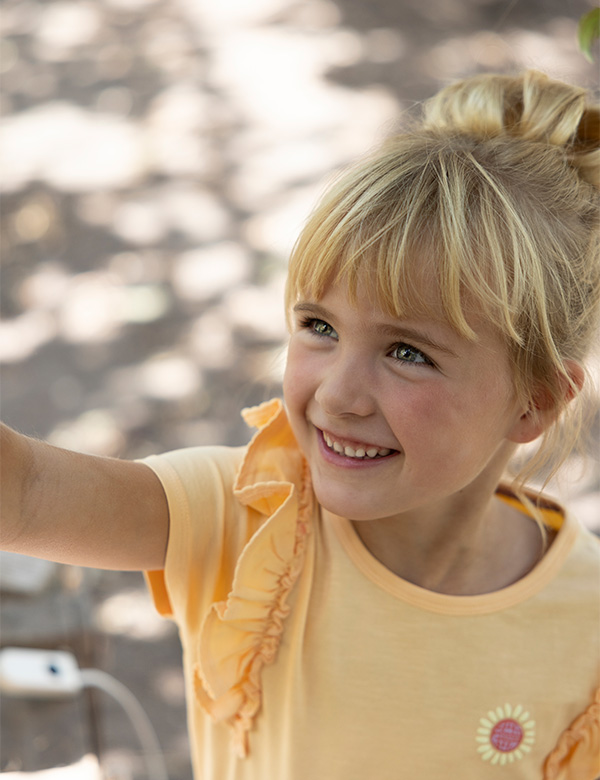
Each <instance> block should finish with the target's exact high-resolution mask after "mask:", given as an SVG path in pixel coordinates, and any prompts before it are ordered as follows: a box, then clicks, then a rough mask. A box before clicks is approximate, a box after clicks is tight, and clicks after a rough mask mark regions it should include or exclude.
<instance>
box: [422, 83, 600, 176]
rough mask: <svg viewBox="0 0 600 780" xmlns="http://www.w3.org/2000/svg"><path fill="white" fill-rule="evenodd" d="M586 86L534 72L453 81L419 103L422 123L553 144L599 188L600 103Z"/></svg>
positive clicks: (436, 128) (446, 129)
mask: <svg viewBox="0 0 600 780" xmlns="http://www.w3.org/2000/svg"><path fill="white" fill-rule="evenodd" d="M587 97H588V92H587V90H585V89H583V88H581V87H575V86H572V85H570V84H565V83H564V82H562V81H556V80H554V79H550V78H548V76H546V75H544V74H543V73H539V72H538V71H534V70H530V71H527V72H525V73H523V74H521V75H519V76H515V77H512V76H504V75H496V74H491V75H480V76H473V77H472V78H468V79H465V80H463V81H459V82H457V83H456V84H452V85H450V86H448V87H446V88H445V89H442V90H441V91H440V92H439V93H438V94H437V95H435V96H434V97H433V98H431V100H429V101H428V102H427V103H426V104H425V115H424V120H423V125H424V128H426V129H428V130H431V131H434V132H446V133H447V132H458V133H465V134H468V135H471V136H478V137H480V138H485V139H487V138H493V137H497V136H501V135H508V136H512V137H513V138H523V139H526V140H530V141H538V142H543V143H546V144H549V145H551V146H557V147H560V148H562V149H563V150H564V152H565V154H566V155H567V158H568V160H569V162H570V164H571V165H572V166H573V167H574V168H575V169H576V170H577V171H578V173H579V175H580V177H581V178H582V179H583V180H584V181H587V182H589V183H590V184H593V185H594V186H595V187H597V188H599V189H600V108H599V107H598V106H588V105H587Z"/></svg>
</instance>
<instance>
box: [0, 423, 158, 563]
mask: <svg viewBox="0 0 600 780" xmlns="http://www.w3.org/2000/svg"><path fill="white" fill-rule="evenodd" d="M0 464H1V485H2V493H1V501H2V503H1V514H0V547H2V549H5V550H10V551H13V552H20V553H24V554H25V555H33V556H36V557H39V558H48V559H50V560H54V561H59V562H61V563H74V564H79V565H81V566H95V567H97V568H105V569H133V570H136V569H137V570H142V569H160V568H162V567H163V565H164V558H165V552H166V545H167V538H168V532H169V511H168V507H167V502H166V498H165V495H164V491H163V489H162V486H161V484H160V482H159V480H158V478H157V477H156V475H155V474H154V473H153V472H152V471H151V469H149V468H148V467H147V466H145V465H143V464H142V463H133V462H131V461H121V460H116V459H112V458H100V457H95V456H92V455H82V454H80V453H76V452H70V451H68V450H63V449H60V448H58V447H53V446H51V445H49V444H45V443H44V442H40V441H35V440H34V439H30V438H28V437H26V436H22V435H21V434H18V433H16V432H15V431H13V430H11V429H10V428H7V427H6V426H4V425H3V426H1V427H0Z"/></svg>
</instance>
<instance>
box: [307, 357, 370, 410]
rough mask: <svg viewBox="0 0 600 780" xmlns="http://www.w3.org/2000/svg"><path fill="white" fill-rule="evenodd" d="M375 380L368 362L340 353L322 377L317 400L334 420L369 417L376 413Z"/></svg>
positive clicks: (316, 394) (316, 392)
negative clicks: (347, 417)
mask: <svg viewBox="0 0 600 780" xmlns="http://www.w3.org/2000/svg"><path fill="white" fill-rule="evenodd" d="M372 379H373V373H372V371H370V370H369V367H368V366H367V364H366V362H364V361H360V360H359V359H357V358H356V357H353V356H350V355H348V356H347V355H344V354H343V352H342V351H341V350H340V352H339V353H338V355H337V356H336V357H335V358H334V359H333V360H332V361H331V363H330V364H329V365H328V366H327V369H326V370H325V371H324V373H323V374H322V376H321V381H320V382H319V386H318V388H317V390H316V391H315V400H316V402H317V403H318V404H319V406H320V407H321V408H322V409H323V411H324V412H325V413H326V414H327V415H329V416H330V417H346V416H352V415H353V416H356V417H368V416H369V415H370V414H372V413H373V412H374V410H375V398H374V393H373V381H372Z"/></svg>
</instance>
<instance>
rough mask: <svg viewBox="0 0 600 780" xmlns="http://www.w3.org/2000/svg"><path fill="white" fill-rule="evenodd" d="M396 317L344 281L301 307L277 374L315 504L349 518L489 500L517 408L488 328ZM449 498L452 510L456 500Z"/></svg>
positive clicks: (504, 360) (509, 446) (502, 355)
mask: <svg viewBox="0 0 600 780" xmlns="http://www.w3.org/2000/svg"><path fill="white" fill-rule="evenodd" d="M439 311H440V316H439V319H438V318H433V319H432V318H427V319H425V318H420V317H414V318H410V319H406V320H397V319H394V318H393V317H390V316H389V315H387V314H385V313H383V312H382V311H380V310H379V309H377V308H374V307H373V306H372V305H371V304H369V303H368V301H366V300H364V299H363V300H359V301H358V302H357V304H356V305H353V304H352V303H351V302H350V300H349V298H348V295H347V291H346V289H345V287H344V285H343V284H337V285H331V286H330V287H329V288H328V289H327V291H326V293H325V295H324V296H323V297H322V298H321V299H320V300H318V301H316V300H313V299H306V300H300V301H299V302H298V303H297V305H296V306H295V308H294V311H293V315H292V334H291V339H290V345H289V354H288V362H287V368H286V373H285V378H284V397H285V402H286V406H287V411H288V415H289V419H290V423H291V426H292V429H293V431H294V434H295V436H296V438H297V441H298V444H299V446H300V448H301V449H302V451H303V453H304V455H305V457H306V458H307V460H308V463H309V465H310V469H311V474H312V479H313V486H314V490H315V493H316V496H317V499H318V501H319V503H320V504H321V505H322V506H324V507H325V508H326V509H328V510H329V511H331V512H333V513H334V514H337V515H340V516H343V517H346V518H348V519H350V520H375V519H381V518H393V517H396V516H399V515H401V514H403V513H404V512H414V511H415V510H417V511H423V510H424V511H429V510H434V511H435V512H441V513H446V512H450V513H451V512H452V510H453V509H454V511H456V508H457V506H464V505H465V500H466V501H467V502H468V501H469V500H470V499H477V500H479V499H480V498H481V495H482V493H486V492H487V494H488V496H491V494H492V493H493V491H494V489H495V487H496V483H497V480H498V478H499V475H500V474H501V472H502V469H503V468H504V466H505V464H506V461H507V460H508V458H509V457H510V454H511V453H512V451H513V449H514V444H513V442H512V441H511V436H513V435H514V430H515V428H516V426H518V423H519V420H520V418H521V415H522V414H523V410H522V409H520V408H519V407H518V404H517V402H516V400H515V397H514V392H513V388H512V382H511V372H510V365H509V359H508V355H507V354H506V350H505V348H504V346H503V344H502V342H501V340H500V338H499V336H498V335H497V334H496V333H495V331H494V329H493V328H492V327H491V325H489V324H487V323H481V322H477V321H476V320H474V321H472V322H471V323H470V324H471V326H472V327H473V328H474V330H475V331H476V332H477V334H478V336H479V340H478V341H477V342H475V343H473V342H470V341H467V340H465V339H464V338H462V337H461V336H459V335H458V334H457V333H456V331H454V330H453V329H452V328H451V327H450V326H449V325H448V324H447V323H445V322H444V318H443V316H442V313H441V308H440V309H439ZM457 500H458V503H457Z"/></svg>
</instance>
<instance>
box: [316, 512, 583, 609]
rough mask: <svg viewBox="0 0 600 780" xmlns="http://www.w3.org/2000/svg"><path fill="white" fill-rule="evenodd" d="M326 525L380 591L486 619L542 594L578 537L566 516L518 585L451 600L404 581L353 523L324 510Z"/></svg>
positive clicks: (424, 605)
mask: <svg viewBox="0 0 600 780" xmlns="http://www.w3.org/2000/svg"><path fill="white" fill-rule="evenodd" d="M321 513H322V518H323V522H324V523H325V524H330V525H331V527H332V528H333V531H334V533H335V535H336V537H337V539H338V541H339V542H340V544H341V545H342V547H343V548H344V551H345V552H346V554H347V555H348V557H349V558H350V560H351V561H352V563H353V564H354V565H355V566H356V568H357V569H358V570H359V571H360V572H361V573H362V574H363V575H364V576H365V577H367V578H368V579H369V580H370V581H371V582H373V583H374V584H375V585H377V586H378V587H379V588H381V590H384V591H385V592H386V593H389V594H390V595H392V596H394V597H395V598H397V599H399V600H401V601H404V602H405V603H407V604H411V605H412V606H414V607H417V608H419V609H422V610H426V611H429V612H435V613H437V614H445V615H483V614H488V613H491V612H498V611H500V610H503V609H506V608H508V607H512V606H515V605H516V604H519V603H521V602H523V601H525V600H526V599H528V598H530V597H531V596H533V595H535V594H536V593H538V592H539V591H540V590H542V589H543V588H544V587H545V586H546V585H547V584H548V583H549V582H550V581H551V580H552V579H553V578H554V576H555V575H556V573H557V572H558V570H559V569H560V568H561V566H562V565H563V563H564V561H565V559H566V557H567V555H568V554H569V552H570V550H571V548H572V546H573V544H574V542H575V538H576V535H577V524H576V522H575V521H574V519H573V518H572V517H571V516H570V515H569V514H568V513H565V515H564V521H563V523H562V525H561V527H560V529H559V530H558V533H557V535H556V537H555V539H554V541H553V543H552V546H551V547H550V549H549V550H548V551H547V552H546V554H545V555H544V557H543V558H542V559H541V561H540V562H539V563H538V564H537V565H536V566H535V567H534V568H533V569H532V570H531V571H530V572H529V573H528V574H526V575H525V576H524V577H522V578H521V579H520V580H518V581H517V582H514V583H512V584H511V585H508V586H507V587H505V588H501V589H500V590H497V591H493V592H491V593H483V594H480V595H476V596H451V595H447V594H445V593H437V592H435V591H431V590H427V589H426V588H422V587H420V586H419V585H415V584H413V583H412V582H408V581H407V580H404V579H402V577H399V576H398V575H397V574H394V573H393V572H391V571H390V570H389V569H388V568H387V567H386V566H384V565H383V564H382V563H381V562H380V561H378V560H377V558H375V557H374V556H373V555H372V554H371V553H370V552H369V550H368V549H367V548H366V547H365V545H364V544H363V542H362V541H361V539H360V537H359V536H358V534H357V533H356V531H355V529H354V527H353V525H352V523H351V522H350V521H349V520H347V519H345V518H343V517H339V516H338V515H334V514H332V513H331V512H329V511H327V510H326V509H324V508H323V507H322V508H321Z"/></svg>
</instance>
